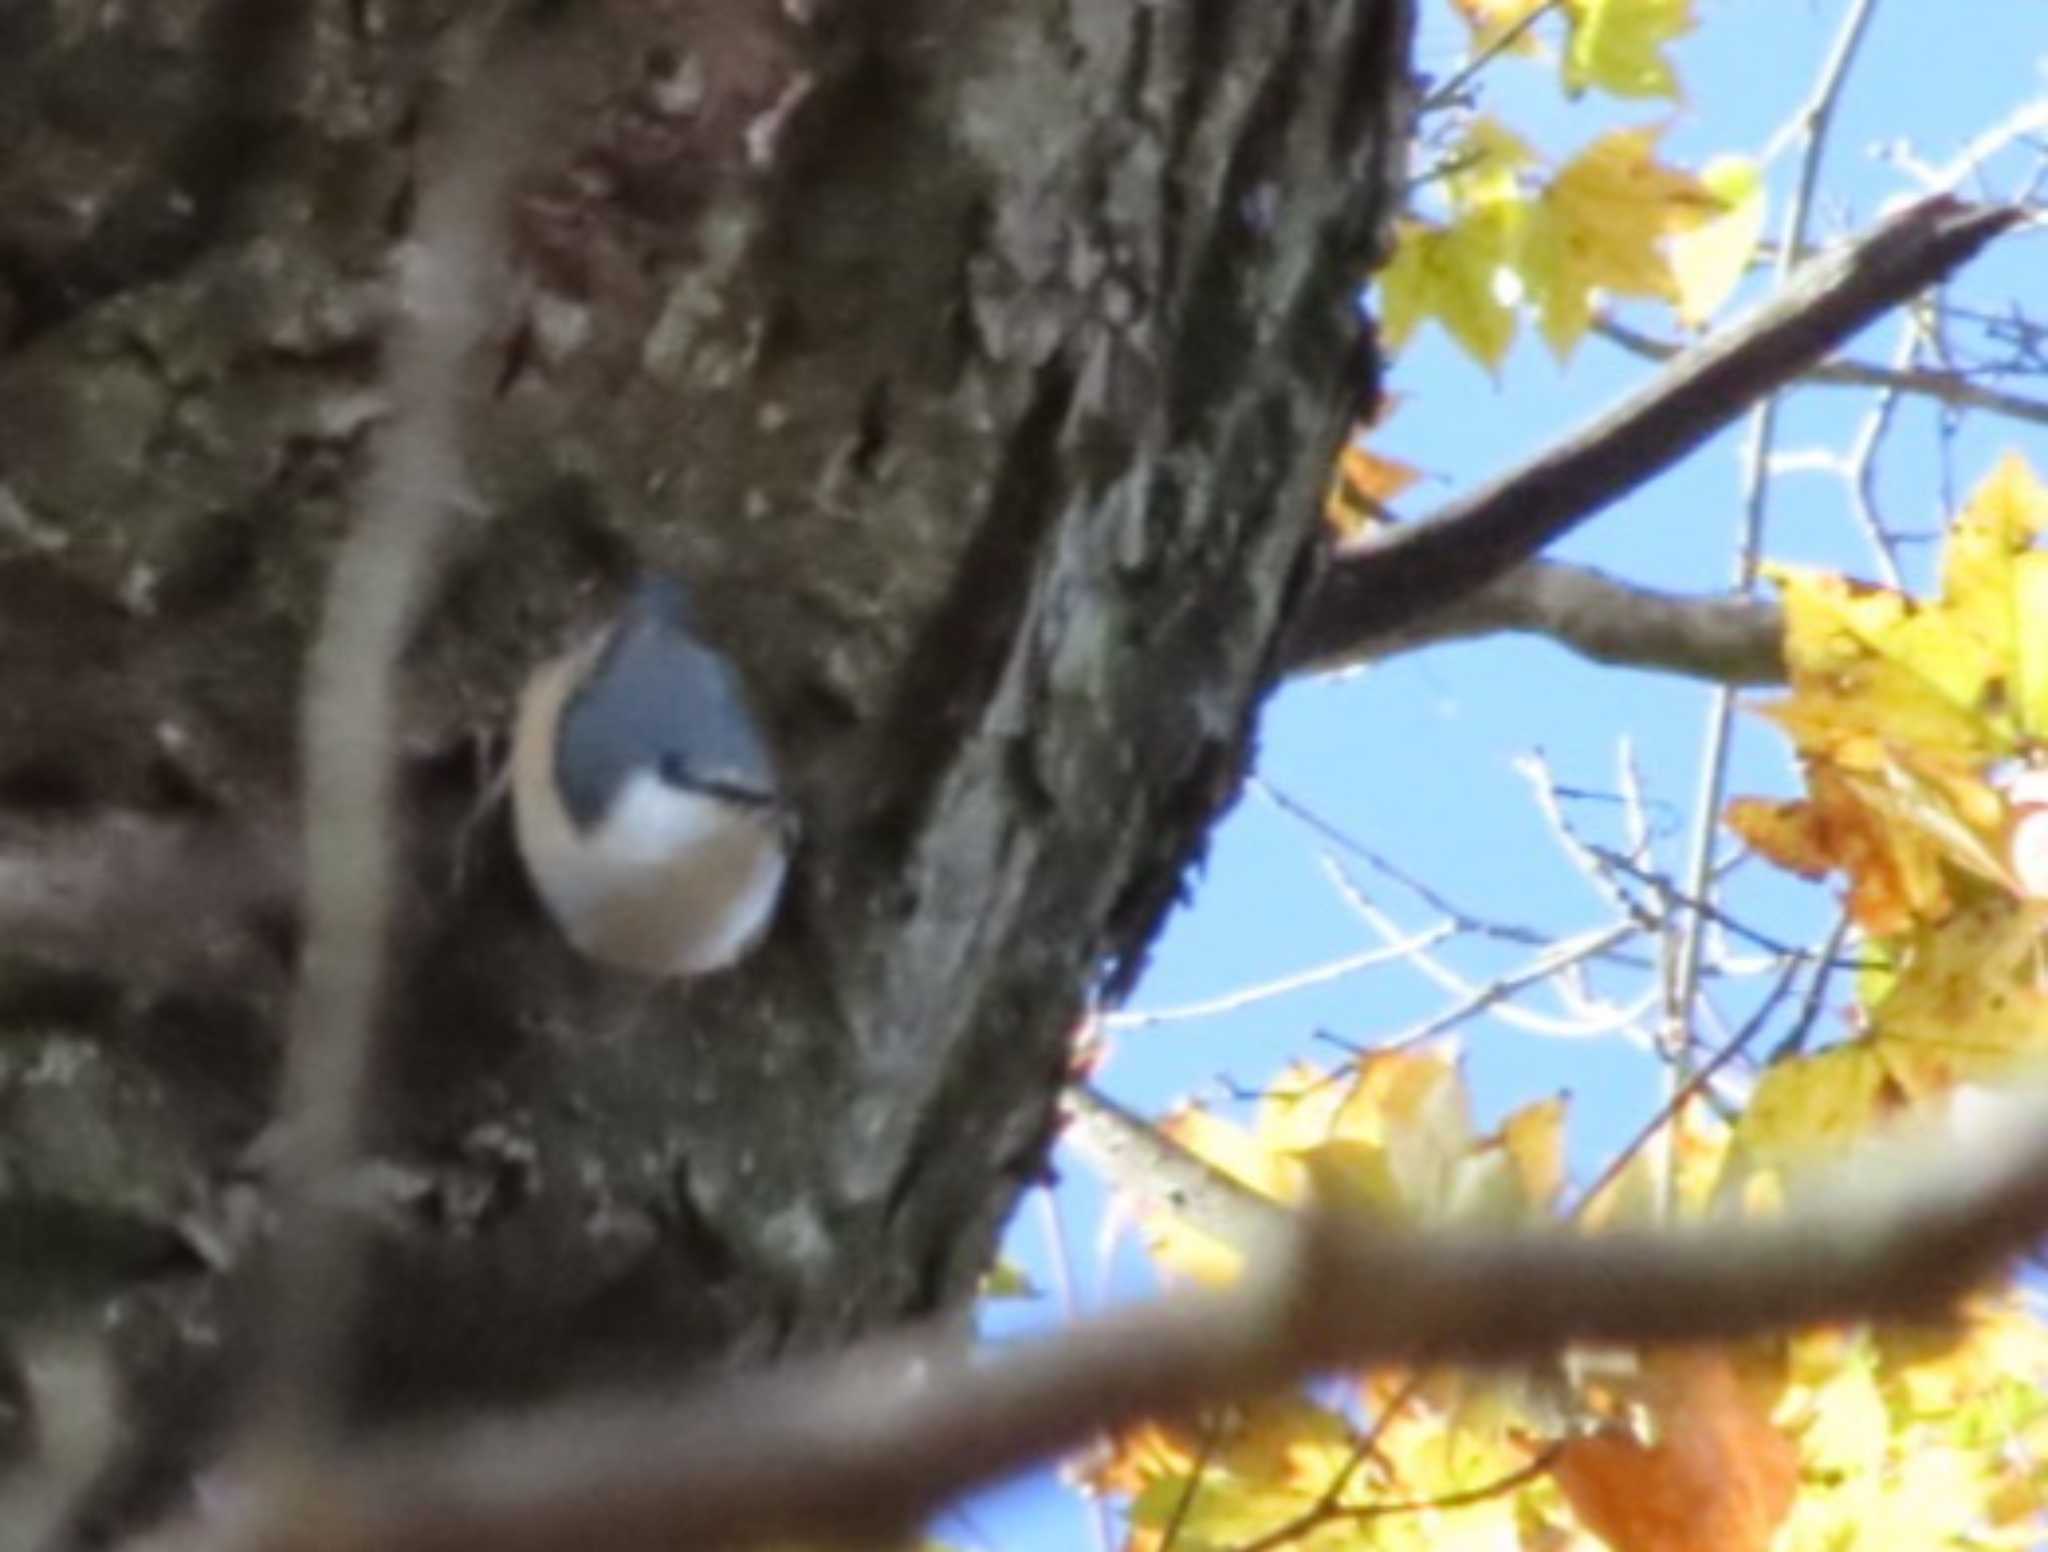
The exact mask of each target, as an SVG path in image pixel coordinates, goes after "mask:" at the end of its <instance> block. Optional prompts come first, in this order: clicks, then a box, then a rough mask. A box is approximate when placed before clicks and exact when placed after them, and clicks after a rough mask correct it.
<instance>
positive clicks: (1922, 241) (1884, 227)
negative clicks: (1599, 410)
mask: <svg viewBox="0 0 2048 1552" xmlns="http://www.w3.org/2000/svg"><path fill="white" fill-rule="evenodd" d="M2022 219H2023V215H2022V213H2021V212H2019V211H2017V210H2014V209H2011V208H2009V207H1987V206H1976V205H1968V204H1965V203H1963V202H1961V201H1958V200H1954V199H1950V198H1946V197H1937V198H1934V199H1929V200H1923V201H1921V202H1920V203H1919V204H1916V205H1913V206H1910V207H1908V208H1906V209H1904V210H1901V211H1898V212H1897V213H1895V214H1894V215H1892V216H1890V217H1888V218H1887V219H1885V220H1883V221H1881V222H1879V223H1878V225H1877V226H1875V227H1874V228H1872V229H1871V230H1870V231H1868V232H1866V233H1865V234H1864V235H1863V236H1862V237H1861V238H1859V239H1857V240H1856V241H1854V242H1851V243H1849V244H1847V245H1845V246H1843V247H1841V248H1839V249H1836V250H1833V251H1831V252H1827V253H1823V254H1820V255H1818V256H1817V257H1816V258H1815V259H1814V260H1813V261H1812V262H1811V263H1809V264H1806V265H1803V266H1801V268H1800V270H1799V272H1798V275H1797V276H1796V277H1795V278H1794V279H1793V281H1792V282H1791V283H1790V284H1789V285H1787V286H1786V287H1785V288H1784V289H1783V290H1782V291H1780V292H1779V294H1778V295H1777V296H1775V297H1774V298H1772V299H1771V300H1770V301H1768V302H1766V303H1765V304H1764V305H1763V306H1761V307H1760V308H1758V309H1757V310H1756V311H1755V312H1753V313H1751V314H1750V315H1749V316H1748V317H1747V318H1745V319H1743V320H1740V321H1738V322H1736V323H1734V324H1731V325H1730V326H1728V327H1727V328H1725V329H1722V330H1719V331H1717V332H1715V333H1714V334H1712V335H1710V336H1708V337H1707V338H1706V339H1704V340H1702V341H1701V342H1700V343H1699V344H1698V345H1696V346H1694V347H1693V348H1692V349H1691V350H1689V351H1687V352H1686V353H1685V355H1684V356H1682V357H1680V358H1679V359H1678V360H1676V361H1673V362H1672V363H1671V364H1670V366H1669V367H1667V368H1666V370H1665V371H1663V372H1660V373H1659V374H1657V376H1656V377H1655V378H1654V379H1652V381H1651V382H1650V383H1648V384H1647V385H1645V386H1644V387H1643V388H1641V389H1639V390H1638V391H1636V392H1635V393H1633V394H1631V395H1629V396H1628V397H1627V398H1626V399H1624V400H1623V401H1622V402H1621V403H1620V404H1618V405H1616V406H1615V407H1614V408H1613V409H1610V410H1609V411H1607V412H1606V413H1605V414H1603V415H1600V416H1597V417H1596V418H1595V419H1594V420H1593V421H1591V422H1590V423H1589V424H1587V425H1585V426H1583V427H1581V428H1580V429H1579V430H1577V431H1575V432H1573V433H1572V434H1570V435H1569V436H1566V437H1564V438H1563V439H1561V440H1560V441H1558V442H1557V443H1555V444H1553V445H1552V446H1551V447H1550V448H1548V449H1546V450H1545V451H1544V452H1542V453H1540V454H1539V455H1537V456H1536V457H1535V458H1534V459H1531V460H1530V461H1529V462H1527V463H1524V464H1522V465H1520V466H1519V467H1517V468H1514V469H1511V470H1509V471H1507V472H1506V473H1504V474H1501V475H1498V476H1496V477H1495V478H1493V479H1492V480H1489V481H1488V482H1486V483H1485V484H1484V485H1482V486H1480V487H1479V488H1478V489H1476V490H1474V491H1471V492H1469V493H1467V494H1466V495H1464V496H1461V497H1459V498H1458V499H1456V500H1454V501H1452V502H1451V503H1450V504H1449V505H1448V506H1446V507H1443V508H1441V509H1440V510H1438V511H1437V512H1436V513H1435V514H1433V515H1432V516H1430V517H1428V518H1425V519H1423V520H1422V521H1420V522H1415V523H1403V524H1400V525H1398V526H1396V527H1393V528H1390V529H1386V530H1383V531H1381V532H1379V533H1377V534H1375V535H1373V536H1372V537H1371V539H1369V540H1368V541H1366V542H1364V543H1361V544H1360V545H1358V546H1357V547H1355V548H1354V549H1352V550H1350V551H1348V552H1346V553H1345V554H1344V555H1343V556H1342V557H1341V558H1339V559H1338V560H1336V561H1334V562H1333V563H1332V564H1331V565H1330V567H1329V568H1328V570H1327V571H1326V572H1325V573H1324V575H1323V578H1322V580H1321V583H1320V584H1319V585H1318V586H1317V587H1316V588H1315V589H1314V591H1313V593H1312V595H1311V596H1310V597H1309V598H1308V600H1307V601H1306V603H1305V605H1304V607H1303V608H1302V611H1301V613H1300V615H1299V616H1298V617H1297V619H1296V621H1295V623H1294V627H1293V631H1292V635H1291V637H1290V639H1289V641H1288V642H1287V644H1286V646H1285V648H1284V650H1283V661H1284V663H1285V665H1286V666H1288V667H1291V668H1294V669H1300V668H1303V667H1308V666H1312V665H1316V664H1330V663H1333V662H1342V661H1345V660H1346V659H1348V658H1350V657H1351V656H1353V655H1354V654H1355V653H1356V652H1357V651H1358V649H1359V646H1360V644H1361V643H1363V642H1368V641H1370V640H1372V639H1373V638H1375V637H1380V636H1384V635H1386V634H1387V633H1389V632H1392V631H1397V630H1401V629H1403V628H1405V627H1407V626H1409V625H1410V624H1412V623H1413V622H1414V621H1416V620H1418V619H1421V618H1422V617H1423V616H1425V615H1428V614H1430V613H1432V612H1434V611H1436V610H1438V609H1441V608H1443V607H1445V606H1446V605H1448V604H1450V603H1452V602H1454V601H1456V600H1457V599H1459V598H1461V597H1463V596H1464V595H1465V594H1467V593H1469V592H1471V591H1472V590H1473V589H1474V588H1477V587H1479V586H1481V585H1483V584H1484V583H1487V582H1490V581H1492V580H1493V579H1494V578H1496V577H1498V576H1500V575H1501V574H1502V573H1503V572H1505V571H1507V570H1508V569H1510V568H1511V567H1513V566H1515V565H1518V564H1520V563H1521V562H1522V561H1524V560H1527V559H1528V558H1529V557H1530V556H1532V555H1533V554H1535V553H1536V552H1537V551H1538V550H1540V549H1541V548H1542V547H1543V546H1544V545H1545V544H1548V543H1549V542H1550V541H1551V540H1552V539H1554V538H1556V537H1558V536H1559V535H1560V534H1563V533H1565V532H1567V531H1569V530H1570V529H1571V528H1573V527H1575V526H1576V525H1577V524H1579V523H1581V522H1583V521H1584V520H1585V519H1586V518H1588V517H1591V516H1592V515H1593V514H1594V513H1596V512H1598V511H1600V510H1601V509H1602V508H1604V507H1605V506H1607V505H1608V504H1609V503H1610V502H1613V501H1615V500H1617V499H1619V498H1620V497H1622V496H1624V495H1626V494H1627V493H1628V492H1629V491H1631V490H1633V489H1634V488H1635V487H1636V486H1637V485H1639V484H1641V483H1642V482H1643V481H1644V480H1646V479H1648V478H1649V477H1650V476H1651V475H1653V474H1656V473H1657V472H1658V471H1660V470H1662V469H1664V468H1667V467H1669V466H1670V465H1671V464H1673V463H1676V462H1677V461H1678V460H1679V459H1680V458H1681V457H1683V456H1684V455H1685V454H1686V453H1688V452H1690V451H1691V450H1692V449H1693V448H1695V447H1697V446H1698V445H1699V444H1700V443H1701V442H1703V441H1705V440H1706V439H1707V438H1708V437H1710V436H1712V435H1713V434H1714V433H1715V432H1716V431H1718V430H1720V429H1721V428H1722V427H1723V426H1725V425H1727V424H1728V423H1729V422H1730V421H1731V420H1732V419H1734V418H1735V417H1736V416H1737V415H1739V414H1740V413H1741V412H1742V410H1743V408H1744V406H1746V405H1749V404H1751V403H1753V402H1755V400H1756V399H1757V398H1758V397H1759V396H1760V395H1762V394H1765V393H1768V392H1769V391H1770V390H1771V389H1772V388H1774V387H1776V386H1777V385H1778V384H1780V383H1782V382H1784V381H1786V380H1788V379H1789V378H1791V377H1793V376H1795V375H1796V374H1798V373H1799V372H1802V371H1804V370H1805V369H1806V368H1807V367H1808V366H1810V365H1811V364H1812V363H1813V362H1815V361H1816V360H1819V359H1820V358H1822V357H1823V356H1825V355H1826V354H1827V353H1828V352H1829V351H1830V350H1832V349H1834V348H1835V347H1836V346H1837V345H1839V344H1840V343H1841V342H1842V341H1843V340H1845V339H1847V338H1848V337H1849V336H1850V335H1852V334H1854V333H1855V332H1856V331H1857V330H1858V329H1860V328H1861V327H1862V326H1863V325H1864V324H1866V323H1868V322H1869V321H1870V320H1871V319H1873V318H1875V317H1877V316H1879V315H1880V314H1882V313H1883V312H1884V311H1886V310H1887V309H1888V308H1890V307H1893V306H1895V305H1897V304H1898V303H1899V302H1901V301H1904V300H1905V299H1906V298H1907V297H1910V296H1912V295H1913V294H1914V293H1916V292H1917V291H1919V290H1921V289H1922V288H1923V287H1925V286H1928V285H1931V284H1932V283H1933V282H1935V281H1937V280H1939V279H1941V278H1942V277H1943V276H1944V275H1946V274H1948V273H1949V272H1951V271H1952V270H1954V269H1956V268H1958V267H1960V266H1961V265H1962V264H1964V263H1965V262H1967V261H1968V260H1969V258H1970V257H1971V256H1972V255H1973V254H1975V253H1976V252H1978V250H1980V249H1981V248H1982V247H1983V246H1984V245H1985V244H1986V243H1988V242H1990V241H1991V240H1992V239H1993V238H1994V237H1997V236H1998V235H1999V234H2000V233H2002V232H2004V231H2007V230H2008V229H2010V228H2011V227H2012V226H2014V225H2015V224H2016V223H2018V222H2019V221H2021V220H2022Z"/></svg>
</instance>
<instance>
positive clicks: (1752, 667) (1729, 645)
mask: <svg viewBox="0 0 2048 1552" xmlns="http://www.w3.org/2000/svg"><path fill="white" fill-rule="evenodd" d="M1784 629H1785V618H1784V612H1783V611H1782V610H1781V609H1780V608H1779V607H1778V605H1777V604H1776V603H1775V602H1774V601H1772V600H1769V599H1763V598H1751V597H1746V596H1744V595H1742V594H1740V593H1723V594H1708V595H1701V596H1697V597H1689V596H1687V595H1685V594H1680V593H1662V592H1658V591H1657V590H1655V589H1654V588H1646V587H1636V586H1633V585H1632V584H1630V583H1627V582H1623V581H1621V580H1619V579H1618V578H1615V577H1610V576H1608V575H1607V574H1606V573H1605V572H1601V571H1595V570H1593V569H1592V568H1590V567H1586V566H1571V565H1567V564H1565V563H1564V562H1562V561H1550V560H1531V561H1524V562H1523V563H1522V564H1521V565H1519V566H1516V567H1515V568H1514V569H1513V570H1511V571H1506V572H1503V573H1502V574H1501V575H1500V576H1497V577H1495V578H1494V579H1493V580H1492V581H1491V582H1487V583H1484V584H1483V585H1481V586H1480V587H1477V588H1475V589H1473V590H1472V591H1471V592H1469V593H1467V594H1465V595H1464V596H1463V597H1461V598H1458V599H1456V600H1454V601H1453V602H1452V603H1450V604H1448V605H1446V606H1445V607H1444V608H1442V609H1439V610H1437V611H1435V612H1434V613H1431V614H1427V615H1423V616H1421V617H1420V618H1418V619H1415V620H1412V621H1410V622H1409V623H1408V624H1406V625H1404V626H1401V627H1400V628H1398V629H1396V630H1392V631H1389V632H1386V633H1385V634H1382V635H1376V636H1372V637H1369V638H1367V639H1366V640H1363V641H1360V642H1358V643H1356V644H1354V646H1353V649H1352V650H1351V651H1350V652H1348V653H1347V654H1345V655H1344V656H1343V657H1342V658H1341V659H1337V660H1334V661H1322V662H1316V663H1310V664H1305V665H1303V667H1304V670H1305V671H1308V672H1315V671H1319V670H1327V669H1331V668H1336V667H1340V666H1349V665H1351V664H1354V663H1360V662H1364V661H1367V660H1369V659H1373V658H1382V657H1391V656H1393V655H1394V654H1396V653H1399V652H1410V651H1413V650H1414V649H1415V648H1417V647H1426V646H1433V645H1435V644H1437V643H1439V642H1444V641H1464V640H1468V639H1470V638H1473V637H1478V636H1492V635H1497V634H1499V633H1500V632H1502V631H1530V632H1533V633H1535V634H1537V635H1540V636H1547V637H1549V638H1550V639H1551V640H1552V641H1554V642H1556V643H1557V644H1558V645H1559V646H1561V647H1567V648H1569V649H1570V650H1572V651H1573V652H1576V653H1578V654H1579V655H1580V656H1581V657H1587V658H1591V659H1592V660H1593V661H1594V662H1596V663H1606V664H1610V665H1612V666H1614V667H1619V668H1647V669H1653V670H1656V671H1657V672H1660V673H1670V674H1687V675H1690V676H1692V677H1694V678H1698V679H1711V680H1714V681H1716V682H1718V683H1722V684H1782V683H1784V681H1785V655H1784V647H1783V638H1784Z"/></svg>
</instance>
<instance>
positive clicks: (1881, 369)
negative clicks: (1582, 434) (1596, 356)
mask: <svg viewBox="0 0 2048 1552" xmlns="http://www.w3.org/2000/svg"><path fill="white" fill-rule="evenodd" d="M1593 332H1594V333H1595V334H1597V335H1599V336H1600V337H1601V338H1602V339H1604V340H1606V341H1607V342H1608V343H1609V344H1612V345H1617V346H1619V347H1620V348H1621V349H1623V350H1625V351H1627V352H1628V353H1629V354H1630V355H1632V356H1640V357H1641V358H1642V359H1643V360H1645V361H1671V360H1675V359H1676V358H1677V357H1679V356H1682V355H1684V354H1685V347H1684V346H1683V345H1677V344H1674V343H1672V342H1671V341H1670V340H1662V339H1658V338H1657V337H1656V336H1655V335H1651V334H1645V333H1643V332H1642V331H1641V330H1640V329H1632V328H1630V327H1629V326H1628V325H1627V324H1625V323H1622V322H1620V321H1619V320H1617V319H1614V318H1607V317H1601V318H1595V319H1594V320H1593ZM1799 380H1800V381H1801V382H1804V383H1822V384H1827V385H1830V386H1835V387H1842V388H1882V389H1886V390H1889V391H1891V392H1894V393H1910V394H1915V395H1918V396H1920V397H1922V398H1928V399H1933V400H1935V401H1936V402H1937V403H1940V404H1946V405H1949V406H1950V407H1951V408H1954V409H1959V410H1987V411H1989V412H1990V413H1991V414H1994V415H2005V416H2009V417H2010V418H2012V419H2014V420H2024V421H2030V422H2032V423H2033V424H2034V425H2037V426H2048V401H2044V400H2041V399H2030V398H2028V397H2027V396H2026V395H2025V394H2020V393H2008V392H2006V391H2005V390H2004V389H2002V388H1987V387H1985V386H1984V385H1983V384H1982V383H1975V382H1972V381H1970V379H1969V378H1967V377H1965V376H1963V375H1962V373H1960V372H1949V371H1943V370H1941V369H1940V368H1929V367H1897V366H1888V365H1886V364H1885V363H1883V362H1879V361H1859V360H1857V359H1855V358H1854V357H1852V356H1832V357H1830V358H1829V359H1827V360H1825V361H1817V362H1815V363H1814V364H1813V365H1812V366H1810V367H1808V368H1807V369H1806V370H1805V371H1804V372H1802V373H1801V374H1800V376H1799Z"/></svg>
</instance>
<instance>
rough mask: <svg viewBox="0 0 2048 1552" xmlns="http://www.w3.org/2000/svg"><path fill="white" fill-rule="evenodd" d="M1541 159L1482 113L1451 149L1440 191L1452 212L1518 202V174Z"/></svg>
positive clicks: (1497, 122) (1526, 143)
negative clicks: (1449, 204) (1442, 192)
mask: <svg viewBox="0 0 2048 1552" xmlns="http://www.w3.org/2000/svg"><path fill="white" fill-rule="evenodd" d="M1541 160H1542V158H1541V157H1539V156H1538V155H1537V154H1536V151H1535V148H1534V147H1532V146H1531V145H1530V144H1529V142H1528V141H1526V140H1524V139H1523V138H1522V137H1521V136H1520V135H1518V134H1516V133H1515V132H1514V131H1513V130H1512V129H1509V128H1508V127H1507V125H1505V124H1503V123H1501V121H1500V120H1499V119H1497V118H1494V117H1493V116H1492V115H1491V114H1486V113H1482V114H1479V115H1477V116H1476V117H1474V118H1473V120H1472V122H1471V123H1469V124H1467V125H1466V126H1465V131H1464V133H1463V134H1461V135H1460V136H1459V137H1458V143H1457V144H1456V145H1454V146H1453V147H1452V148H1451V152H1450V156H1449V158H1448V162H1447V170H1446V172H1445V174H1444V188H1445V191H1446V192H1447V194H1448V195H1449V198H1450V202H1451V208H1452V209H1454V210H1472V209H1476V208H1477V207H1479V206H1481V205H1494V204H1500V203H1502V202H1503V201H1519V200H1521V199H1522V197H1523V192H1522V171H1523V169H1524V168H1528V167H1533V166H1535V165H1536V164H1537V163H1538V162H1539V161H1541Z"/></svg>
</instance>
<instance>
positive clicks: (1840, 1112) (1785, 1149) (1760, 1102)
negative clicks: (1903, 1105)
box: [1728, 1040, 1897, 1173]
mask: <svg viewBox="0 0 2048 1552" xmlns="http://www.w3.org/2000/svg"><path fill="white" fill-rule="evenodd" d="M1890 1077H1891V1075H1890V1073H1889V1071H1888V1069H1887V1068H1886V1066H1885V1064H1884V1060H1883V1058H1882V1057H1880V1056H1879V1055H1878V1053H1877V1051H1876V1050H1875V1049H1874V1047H1873V1046H1872V1044H1871V1042H1869V1041H1865V1040H1854V1041H1850V1042H1848V1043H1847V1044H1844V1045H1838V1046H1835V1047H1834V1048H1833V1049H1831V1050H1827V1051H1821V1052H1818V1053H1816V1054H1815V1055H1812V1056H1800V1057H1795V1058H1793V1059H1791V1060H1788V1061H1782V1062H1777V1063H1774V1064H1773V1065H1772V1066H1771V1067H1769V1068H1767V1069H1766V1070H1765V1072H1764V1075H1763V1077H1762V1079H1761V1080H1759V1082H1758V1083H1757V1086H1756V1089H1755V1090H1754V1092H1752V1093H1751V1095H1750V1097H1749V1104H1748V1105H1747V1106H1746V1107H1744V1109H1743V1112H1742V1116H1741V1119H1739V1120H1738V1121H1737V1122H1736V1123H1735V1135H1734V1138H1733V1140H1732V1142H1731V1143H1730V1149H1729V1159H1728V1167H1729V1169H1730V1170H1731V1171H1734V1172H1741V1171H1750V1172H1755V1171H1761V1170H1773V1171H1778V1172H1781V1173H1783V1172H1786V1171H1798V1170H1800V1169H1803V1168H1805V1167H1806V1166H1808V1165H1811V1164H1813V1163H1815V1162H1817V1161H1819V1160H1822V1159H1827V1158H1834V1157H1839V1156H1840V1155H1842V1154H1844V1153H1846V1152H1848V1150H1849V1149H1850V1148H1852V1147H1853V1146H1855V1145H1856V1144H1857V1143H1860V1142H1864V1141H1866V1140H1868V1138H1869V1136H1870V1134H1871V1132H1872V1131H1873V1130H1874V1129H1875V1128H1876V1126H1877V1124H1878V1122H1879V1121H1880V1120H1881V1119H1882V1118H1883V1117H1884V1116H1885V1115H1886V1114H1888V1113H1889V1112H1890V1111H1891V1110H1893V1109H1894V1108H1896V1103H1897V1101H1896V1096H1895V1095H1894V1094H1893V1093H1892V1092H1891V1090H1890Z"/></svg>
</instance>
